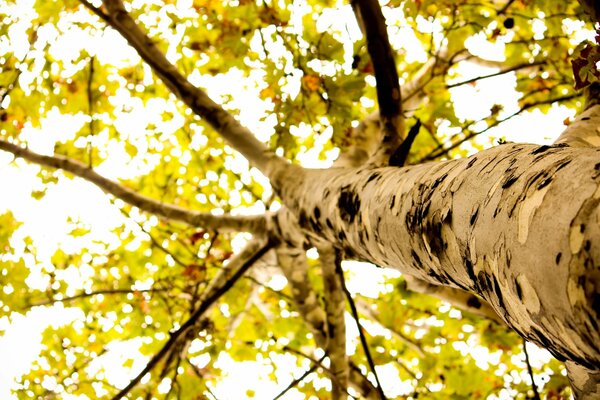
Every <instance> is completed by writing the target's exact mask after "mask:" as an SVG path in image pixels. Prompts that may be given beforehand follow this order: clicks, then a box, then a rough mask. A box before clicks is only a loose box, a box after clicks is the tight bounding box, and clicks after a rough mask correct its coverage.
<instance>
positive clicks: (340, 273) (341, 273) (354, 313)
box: [336, 260, 386, 400]
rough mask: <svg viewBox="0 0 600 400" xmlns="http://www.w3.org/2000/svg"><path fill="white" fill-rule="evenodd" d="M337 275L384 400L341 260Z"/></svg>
mask: <svg viewBox="0 0 600 400" xmlns="http://www.w3.org/2000/svg"><path fill="white" fill-rule="evenodd" d="M336 270H337V274H338V276H339V278H340V282H341V285H342V289H343V290H344V293H345V294H346V299H347V300H348V304H349V305H350V310H351V311H352V316H353V317H354V320H355V321H356V327H357V328H358V335H359V337H360V343H361V345H362V347H363V350H364V352H365V356H366V357H367V362H368V364H369V368H370V369H371V372H372V373H373V376H374V377H375V382H377V392H378V393H379V398H380V400H385V399H386V397H385V394H384V393H383V388H382V387H381V382H380V381H379V376H378V375H377V371H376V370H375V363H374V362H373V357H371V350H370V349H369V344H368V343H367V337H366V336H365V332H364V329H363V327H362V325H361V323H360V319H359V315H358V310H357V309H356V304H354V299H353V298H352V294H351V293H350V291H349V290H348V288H347V287H346V278H344V271H342V264H341V260H338V262H337V264H336Z"/></svg>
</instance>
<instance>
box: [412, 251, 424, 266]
mask: <svg viewBox="0 0 600 400" xmlns="http://www.w3.org/2000/svg"><path fill="white" fill-rule="evenodd" d="M410 255H411V256H412V258H413V259H414V260H415V262H416V263H417V267H420V266H421V265H422V264H421V259H420V258H419V255H418V254H417V253H415V251H414V250H411V251H410Z"/></svg>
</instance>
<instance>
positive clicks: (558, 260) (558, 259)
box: [556, 252, 562, 265]
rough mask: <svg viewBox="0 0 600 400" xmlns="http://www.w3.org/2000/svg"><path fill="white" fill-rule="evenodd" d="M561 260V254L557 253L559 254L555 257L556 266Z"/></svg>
mask: <svg viewBox="0 0 600 400" xmlns="http://www.w3.org/2000/svg"><path fill="white" fill-rule="evenodd" d="M561 258H562V253H561V252H559V253H558V254H557V255H556V265H558V264H560V259H561Z"/></svg>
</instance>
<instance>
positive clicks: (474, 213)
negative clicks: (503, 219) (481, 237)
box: [469, 207, 479, 226]
mask: <svg viewBox="0 0 600 400" xmlns="http://www.w3.org/2000/svg"><path fill="white" fill-rule="evenodd" d="M478 215H479V207H477V209H476V210H475V211H474V212H473V214H471V219H470V220H469V225H471V226H473V224H474V223H475V221H477V216H478Z"/></svg>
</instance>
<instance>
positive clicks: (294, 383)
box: [273, 355, 325, 400]
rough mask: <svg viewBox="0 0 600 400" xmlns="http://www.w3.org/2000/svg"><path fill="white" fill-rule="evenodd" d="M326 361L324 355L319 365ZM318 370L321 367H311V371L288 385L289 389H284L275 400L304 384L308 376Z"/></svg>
mask: <svg viewBox="0 0 600 400" xmlns="http://www.w3.org/2000/svg"><path fill="white" fill-rule="evenodd" d="M324 359H325V355H323V357H321V358H320V359H319V363H320V362H322V361H323V360H324ZM317 368H319V365H318V364H313V366H312V367H310V368H309V369H307V370H306V371H305V372H304V373H303V374H302V375H300V376H299V377H298V378H296V379H294V380H293V381H291V382H290V384H289V385H287V387H286V388H285V389H283V390H282V391H281V392H280V393H279V394H278V395H277V396H275V397H273V400H279V399H280V398H282V397H283V396H284V395H285V394H286V393H287V392H289V391H290V390H291V389H293V388H294V387H296V385H298V384H299V383H300V382H302V381H303V380H304V379H305V378H306V377H307V376H309V375H310V374H312V373H313V372H315V371H316V370H317Z"/></svg>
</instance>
